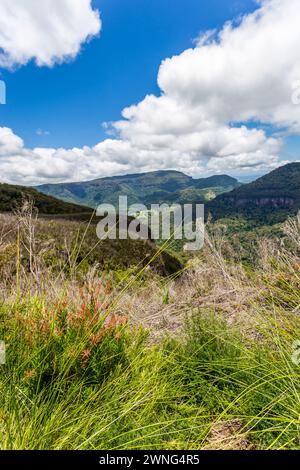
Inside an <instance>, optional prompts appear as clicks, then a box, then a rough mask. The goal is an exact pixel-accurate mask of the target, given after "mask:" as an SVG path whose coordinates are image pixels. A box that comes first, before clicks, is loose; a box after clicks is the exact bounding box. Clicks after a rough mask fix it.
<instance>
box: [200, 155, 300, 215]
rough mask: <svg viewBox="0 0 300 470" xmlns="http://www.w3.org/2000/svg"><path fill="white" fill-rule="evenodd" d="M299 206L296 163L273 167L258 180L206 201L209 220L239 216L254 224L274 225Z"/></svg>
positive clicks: (299, 165) (299, 170)
mask: <svg viewBox="0 0 300 470" xmlns="http://www.w3.org/2000/svg"><path fill="white" fill-rule="evenodd" d="M299 209H300V163H290V164H288V165H285V166H282V167H280V168H277V169H276V170H274V171H272V172H271V173H269V174H267V175H265V176H263V177H261V178H259V179H258V180H256V181H254V182H252V183H249V184H245V185H243V186H241V187H239V188H236V189H234V190H233V191H231V192H228V193H226V194H222V195H219V196H218V197H217V198H216V199H214V200H213V201H211V202H209V203H208V204H207V210H208V212H210V213H211V215H212V216H213V219H215V220H216V219H220V218H224V217H235V216H242V217H245V218H247V219H251V220H252V221H253V222H255V223H258V224H275V223H278V222H282V221H284V220H286V219H287V217H288V216H293V215H295V214H297V212H298V211H299Z"/></svg>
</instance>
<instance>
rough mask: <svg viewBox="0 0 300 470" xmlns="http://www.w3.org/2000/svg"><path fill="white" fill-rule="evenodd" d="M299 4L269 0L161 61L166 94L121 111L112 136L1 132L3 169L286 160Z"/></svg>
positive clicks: (244, 166) (43, 176) (96, 170)
mask: <svg viewBox="0 0 300 470" xmlns="http://www.w3.org/2000/svg"><path fill="white" fill-rule="evenodd" d="M60 1H61V0H60ZM4 3H5V1H4ZM62 3H63V2H62ZM65 3H68V2H65ZM72 3H73V2H72ZM85 4H86V5H87V6H89V2H85ZM299 6H300V0H262V1H260V4H259V7H258V9H257V10H256V11H255V12H254V13H252V14H249V15H247V16H245V17H243V18H241V19H240V21H239V23H238V24H236V23H228V24H226V25H225V26H224V28H223V29H222V31H220V32H219V33H216V32H211V31H210V32H208V33H207V34H205V35H203V36H202V37H201V38H200V39H199V40H198V43H197V45H196V46H195V47H194V48H191V49H188V50H186V51H184V52H183V53H182V54H180V55H178V56H175V57H172V58H169V59H166V60H164V61H163V62H162V64H161V67H160V69H159V73H158V84H159V87H160V89H161V94H160V96H154V95H150V96H146V97H145V99H144V100H143V101H141V102H140V103H138V104H137V105H134V106H130V107H128V108H126V109H124V110H123V113H122V116H123V118H122V119H121V120H120V121H118V122H114V123H111V124H110V126H109V131H110V133H112V132H113V133H115V134H116V136H115V137H116V138H115V139H113V138H109V139H106V140H104V141H103V142H100V143H99V144H98V145H96V146H95V147H92V148H91V147H84V148H80V149H79V148H74V149H69V150H66V149H42V148H37V149H33V150H29V149H26V148H25V147H24V144H23V142H22V140H21V139H19V138H18V137H17V136H15V135H14V134H13V132H12V131H11V130H9V129H4V130H3V129H2V130H0V131H1V132H0V172H1V174H2V175H6V178H7V179H8V180H10V181H13V182H23V183H26V184H31V183H32V184H35V183H39V182H45V181H49V180H52V181H53V182H55V181H67V180H68V181H71V180H73V181H79V180H83V179H92V178H97V177H99V176H105V175H115V174H119V173H126V172H131V171H148V170H151V169H163V168H176V169H179V170H182V171H185V172H187V173H189V174H191V175H199V174H201V173H202V174H203V173H204V172H227V173H230V172H231V171H235V172H242V171H247V172H249V171H252V170H268V169H272V168H275V167H277V166H279V165H280V163H283V160H280V153H281V148H282V143H283V139H284V137H285V135H287V134H291V133H294V134H300V106H295V105H293V103H292V94H293V88H292V87H293V83H295V81H296V80H299V79H300V55H299V51H298V47H299V44H300V28H299V20H300V13H299V11H300V10H299ZM279 135H281V137H279ZM1 155H2V156H1Z"/></svg>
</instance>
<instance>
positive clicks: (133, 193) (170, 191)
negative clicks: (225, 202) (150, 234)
mask: <svg viewBox="0 0 300 470" xmlns="http://www.w3.org/2000/svg"><path fill="white" fill-rule="evenodd" d="M238 185H239V183H238V181H237V180H236V179H235V178H231V177H230V176H227V175H217V176H213V177H209V178H201V179H193V178H191V177H190V176H187V175H185V174H183V173H180V172H178V171H154V172H150V173H141V174H133V175H125V176H115V177H110V178H100V179H96V180H94V181H87V182H81V183H62V184H46V185H42V186H38V187H37V189H38V190H39V191H41V192H42V193H44V194H47V195H51V196H55V197H57V198H60V199H62V200H64V201H67V202H73V203H77V204H82V205H85V206H88V207H93V208H94V207H96V206H97V205H99V204H101V203H103V202H105V203H110V204H117V203H118V198H119V196H128V202H129V204H133V203H143V204H145V205H146V206H150V205H151V204H159V203H163V202H164V203H166V204H171V203H181V204H185V203H194V202H198V203H203V202H205V201H207V200H210V199H212V198H213V197H215V196H216V195H218V194H220V193H223V192H225V191H230V190H231V189H233V188H235V187H237V186H238Z"/></svg>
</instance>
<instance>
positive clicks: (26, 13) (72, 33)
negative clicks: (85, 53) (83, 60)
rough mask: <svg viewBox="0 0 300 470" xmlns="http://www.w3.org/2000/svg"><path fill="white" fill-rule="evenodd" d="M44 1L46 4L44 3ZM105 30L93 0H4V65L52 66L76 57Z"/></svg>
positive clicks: (0, 31) (0, 19)
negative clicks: (92, 3)
mask: <svg viewBox="0 0 300 470" xmlns="http://www.w3.org/2000/svg"><path fill="white" fill-rule="evenodd" d="M41 4H42V5H41ZM100 29H101V20H100V16H99V12H98V11H96V10H93V9H92V6H91V0H42V2H41V0H13V1H12V0H1V2H0V51H1V52H0V66H1V67H12V66H14V65H24V64H26V63H27V62H29V61H30V60H31V59H34V60H35V62H36V63H37V65H40V66H41V65H47V66H52V65H53V64H54V63H56V62H62V61H64V60H66V59H70V58H74V57H75V56H76V55H77V54H78V52H79V51H80V47H81V44H83V43H84V42H85V41H87V40H88V39H89V38H91V37H92V36H94V35H97V34H98V33H99V31H100Z"/></svg>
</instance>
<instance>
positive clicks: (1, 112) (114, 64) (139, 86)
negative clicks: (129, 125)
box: [0, 0, 255, 147]
mask: <svg viewBox="0 0 300 470" xmlns="http://www.w3.org/2000/svg"><path fill="white" fill-rule="evenodd" d="M93 4H94V6H95V7H98V8H99V9H100V11H101V17H102V21H103V29H102V31H101V33H100V36H99V38H96V39H94V40H92V41H91V42H90V43H88V44H85V45H84V46H83V50H82V52H81V53H80V55H79V56H77V58H76V59H75V60H73V61H70V62H69V63H65V64H62V65H56V66H55V67H53V68H49V67H41V68H39V67H36V65H35V64H34V63H33V61H32V62H31V63H30V64H29V65H27V66H25V67H22V68H18V69H17V70H16V71H14V72H9V71H2V78H3V79H4V80H5V82H6V84H7V105H6V107H1V108H0V126H2V125H3V126H4V125H5V126H8V127H10V128H12V129H13V130H14V131H15V132H16V133H17V134H18V135H19V136H21V137H22V138H23V139H24V140H25V143H26V145H27V146H28V147H35V146H55V147H60V146H62V147H73V146H83V145H94V144H96V143H97V142H99V140H101V139H104V138H105V132H104V130H103V129H102V127H101V123H102V122H104V121H114V120H117V119H119V118H120V117H121V115H120V113H121V110H122V109H123V108H124V107H125V106H128V105H131V104H133V103H137V102H139V101H141V100H142V99H143V98H144V96H145V95H146V94H148V93H156V94H157V93H159V89H158V87H157V83H156V82H157V72H158V68H159V65H160V63H161V61H162V60H163V59H165V58H166V57H170V56H173V55H175V54H179V53H180V52H182V51H183V50H185V49H187V48H189V47H191V46H192V45H193V40H194V39H195V38H196V37H197V36H198V34H199V33H200V32H201V31H205V30H207V29H211V28H218V27H221V26H222V25H223V23H224V22H225V21H227V20H230V19H231V18H232V17H234V16H236V15H237V14H242V13H245V12H247V11H251V10H253V9H254V8H255V3H254V2H253V1H252V0H240V1H232V0H210V1H204V0H142V1H141V0H103V1H102V0H95V1H94V2H93ZM38 129H42V130H44V131H47V132H49V134H46V135H37V133H36V131H37V130H38Z"/></svg>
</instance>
